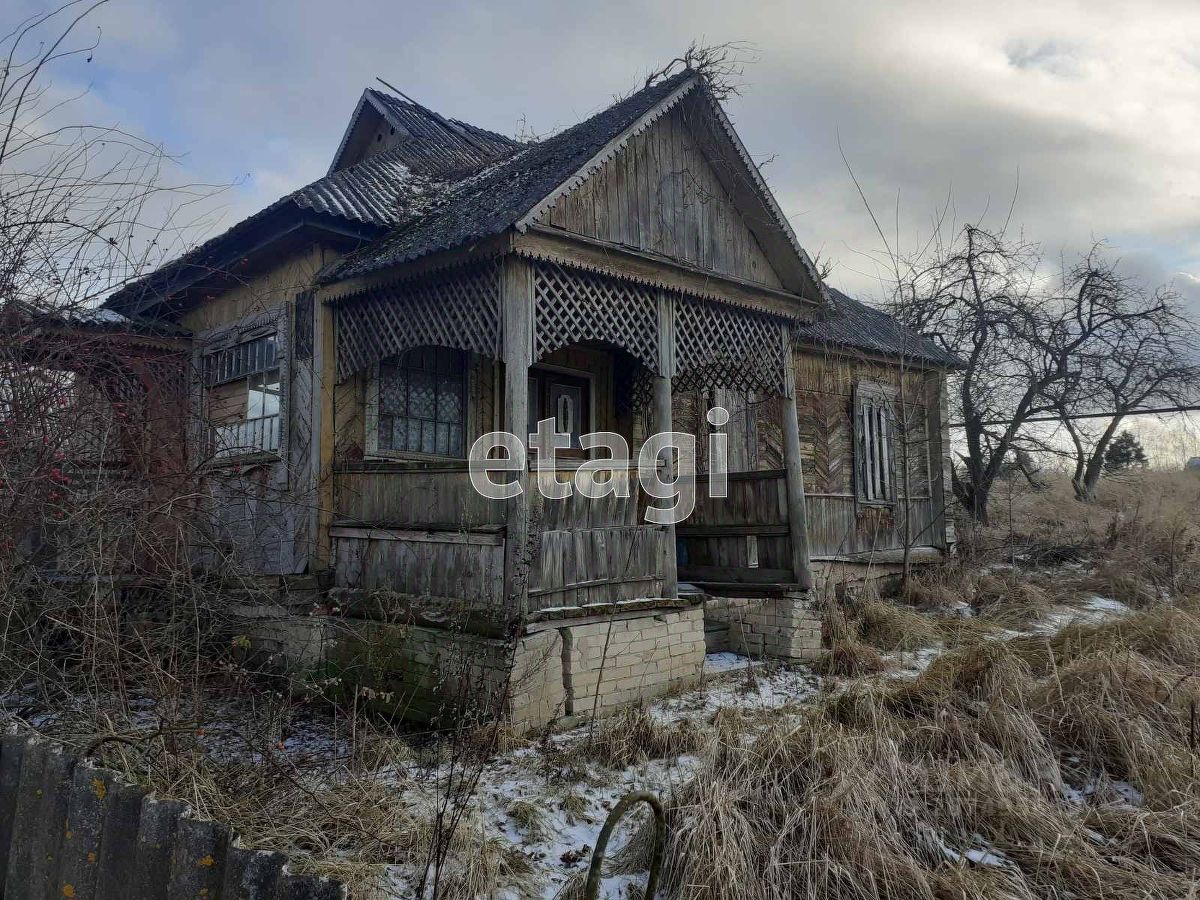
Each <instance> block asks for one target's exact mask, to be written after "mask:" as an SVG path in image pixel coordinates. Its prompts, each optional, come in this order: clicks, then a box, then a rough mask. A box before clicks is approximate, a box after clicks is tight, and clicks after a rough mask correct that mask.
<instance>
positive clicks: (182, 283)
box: [102, 206, 383, 317]
mask: <svg viewBox="0 0 1200 900" xmlns="http://www.w3.org/2000/svg"><path fill="white" fill-rule="evenodd" d="M294 209H295V210H296V211H298V212H299V216H297V217H296V218H295V219H291V218H290V216H286V215H285V216H279V215H275V216H272V217H271V218H272V219H275V220H278V221H276V222H275V223H273V224H275V227H274V228H267V227H264V225H270V224H272V223H271V222H267V223H263V222H255V223H254V226H252V227H248V228H245V229H239V228H238V227H237V226H235V227H234V228H233V229H230V231H228V232H226V233H225V234H224V235H222V236H221V237H222V241H223V244H224V246H222V247H221V248H220V249H219V250H218V251H217V252H216V254H215V255H214V256H213V257H212V258H211V259H209V260H207V261H204V262H202V261H199V260H194V261H185V260H183V259H179V260H176V261H174V262H170V263H167V264H166V265H164V266H162V267H161V268H159V269H158V270H156V271H155V272H154V273H151V275H150V276H148V277H149V278H151V279H156V280H158V281H160V282H163V281H165V282H166V284H156V285H147V286H146V287H145V288H143V289H142V290H140V291H136V294H135V296H134V297H131V298H130V299H129V300H124V299H122V297H121V295H122V294H124V293H125V292H126V291H135V290H136V286H133V285H131V286H129V287H127V288H123V289H122V290H121V291H118V292H117V293H116V294H113V295H112V296H110V297H109V298H108V299H106V300H105V301H104V303H103V304H102V305H103V306H104V307H105V308H107V309H112V310H114V311H116V312H119V313H121V314H122V315H125V316H129V317H144V316H146V315H147V313H148V311H149V310H151V309H153V308H154V307H156V306H159V305H161V304H163V303H167V302H169V301H170V300H171V299H172V298H173V297H176V296H179V295H180V294H183V293H185V292H187V291H189V290H192V289H193V288H195V287H197V286H199V285H200V284H202V283H203V282H204V281H205V280H207V279H209V278H212V277H216V276H220V275H223V274H227V272H228V270H229V269H230V268H231V266H232V264H233V263H234V262H235V261H237V260H239V259H248V258H253V257H256V256H258V255H259V254H260V253H262V252H263V251H264V250H266V249H267V248H269V247H271V246H273V245H275V244H277V243H278V242H279V241H281V240H283V239H284V238H286V237H289V236H291V235H295V234H297V233H299V232H301V231H303V230H304V229H316V230H318V231H320V232H323V233H327V234H334V235H338V236H339V237H343V238H349V239H351V240H371V239H373V238H375V237H378V236H379V234H380V232H381V231H382V230H383V229H381V228H378V227H376V226H371V225H368V224H366V223H357V222H350V221H348V220H342V219H339V218H337V217H335V216H331V215H328V214H326V213H319V212H316V211H313V210H308V209H302V208H301V207H298V206H296V207H294ZM280 212H285V213H290V212H291V210H290V209H289V208H288V207H281V209H280ZM256 232H257V233H260V235H261V236H260V237H259V238H258V240H256V241H255V242H254V243H252V244H249V245H248V246H247V245H246V244H245V243H244V242H245V241H249V240H253V239H254V235H255V233H256ZM178 268H182V269H184V273H181V275H180V277H179V278H178V279H177V280H176V279H171V278H170V272H171V271H172V270H174V269H178ZM188 270H190V271H188Z"/></svg>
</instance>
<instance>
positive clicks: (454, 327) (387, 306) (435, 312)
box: [337, 261, 500, 380]
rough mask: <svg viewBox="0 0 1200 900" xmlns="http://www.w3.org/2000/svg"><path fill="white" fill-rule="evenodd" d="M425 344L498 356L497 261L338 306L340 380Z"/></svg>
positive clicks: (413, 282) (498, 303)
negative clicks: (382, 360)
mask: <svg viewBox="0 0 1200 900" xmlns="http://www.w3.org/2000/svg"><path fill="white" fill-rule="evenodd" d="M426 346H428V347H449V348H451V349H455V350H466V351H469V352H471V353H478V354H480V355H481V356H487V357H490V358H493V359H495V358H498V357H499V356H500V272H499V264H498V263H497V262H495V261H491V262H487V263H484V264H481V265H478V266H471V267H468V268H463V269H460V270H458V271H456V272H453V273H447V272H443V273H440V274H439V275H437V276H435V277H431V278H427V279H422V280H419V281H412V282H407V283H404V284H400V285H397V286H395V287H392V288H387V289H383V288H380V289H376V290H373V291H369V292H367V293H366V294H365V295H362V296H360V297H356V298H355V299H354V300H353V301H350V302H347V303H345V304H344V305H340V306H339V307H338V312H337V370H338V379H339V380H342V379H345V378H348V377H349V376H351V375H353V374H354V373H355V372H360V371H362V370H364V369H366V368H368V367H369V366H372V365H374V364H375V363H377V362H379V360H381V359H386V358H388V357H390V356H397V355H399V354H400V353H403V352H404V351H406V350H411V349H412V348H413V347H426Z"/></svg>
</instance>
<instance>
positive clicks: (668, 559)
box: [651, 291, 679, 598]
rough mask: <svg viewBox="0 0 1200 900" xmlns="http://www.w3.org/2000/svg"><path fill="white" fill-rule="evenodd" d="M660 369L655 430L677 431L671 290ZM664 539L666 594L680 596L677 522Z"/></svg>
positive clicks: (663, 317)
mask: <svg viewBox="0 0 1200 900" xmlns="http://www.w3.org/2000/svg"><path fill="white" fill-rule="evenodd" d="M658 372H659V374H658V375H657V376H655V378H654V407H653V411H652V415H653V422H652V425H651V431H654V432H661V431H674V430H675V429H674V426H673V422H672V410H671V378H672V377H673V376H674V374H675V298H674V296H673V295H672V294H671V293H670V292H669V291H659V292H658ZM668 466H669V467H670V468H669V470H668V472H667V476H666V477H667V478H671V477H673V476H674V475H675V474H677V467H676V466H675V461H674V460H670V461H669V462H668ZM662 528H663V530H664V531H665V532H666V534H665V535H664V540H663V541H662V557H661V558H662V573H663V586H662V594H663V596H664V597H667V598H674V597H678V596H679V571H678V563H677V560H676V553H675V526H674V525H664V526H662Z"/></svg>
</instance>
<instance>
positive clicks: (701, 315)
mask: <svg viewBox="0 0 1200 900" xmlns="http://www.w3.org/2000/svg"><path fill="white" fill-rule="evenodd" d="M783 321H784V320H782V319H779V318H776V317H774V316H769V315H760V314H757V313H752V312H749V311H747V310H744V309H739V308H736V307H731V306H727V305H725V304H722V303H712V302H710V301H707V300H700V299H697V298H694V297H688V296H680V297H679V298H678V299H677V300H676V305H675V353H676V357H675V365H676V375H675V380H674V383H673V385H672V387H673V388H674V390H676V391H689V390H697V389H700V388H706V387H721V388H729V389H731V390H743V391H762V392H763V393H768V394H780V393H782V392H783V389H784V381H783V364H784V359H783V340H782V336H781V334H780V325H781V323H782V322H783Z"/></svg>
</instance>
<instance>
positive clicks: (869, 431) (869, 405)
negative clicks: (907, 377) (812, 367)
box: [854, 384, 896, 503]
mask: <svg viewBox="0 0 1200 900" xmlns="http://www.w3.org/2000/svg"><path fill="white" fill-rule="evenodd" d="M894 425H895V423H894V418H893V410H892V399H891V397H890V396H889V394H888V392H887V391H886V389H885V388H884V387H883V386H882V385H874V384H862V385H859V386H858V387H857V388H856V389H855V392H854V446H855V476H856V477H855V481H856V483H857V491H858V499H859V500H860V501H862V502H864V503H892V502H894V501H895V499H896V487H895V480H896V479H895V471H896V466H895V458H894V444H895V427H894Z"/></svg>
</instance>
